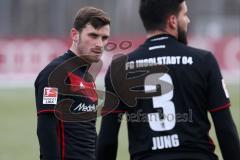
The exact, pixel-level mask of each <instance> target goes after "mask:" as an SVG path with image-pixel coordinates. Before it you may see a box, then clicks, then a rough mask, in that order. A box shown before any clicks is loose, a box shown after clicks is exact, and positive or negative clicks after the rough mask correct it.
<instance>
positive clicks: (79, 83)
mask: <svg viewBox="0 0 240 160" xmlns="http://www.w3.org/2000/svg"><path fill="white" fill-rule="evenodd" d="M88 68H89V64H87V63H85V62H84V61H83V60H81V59H80V58H79V57H78V56H76V55H75V54H74V53H73V52H71V51H70V50H69V51H68V52H66V53H65V54H64V55H62V56H60V57H58V58H56V59H55V60H53V61H52V62H51V63H50V64H48V65H47V66H46V67H45V68H44V69H43V70H42V71H41V72H40V74H39V75H38V77H37V79H36V81H35V95H36V106H37V114H38V138H39V143H40V159H44V160H48V159H49V160H50V159H51V160H55V159H56V160H60V159H61V160H64V159H66V160H68V159H69V160H70V159H71V160H73V159H74V160H86V159H89V160H94V159H95V143H96V128H95V122H96V116H95V115H96V105H97V94H96V91H95V84H94V81H93V78H92V76H91V75H90V74H89V73H88ZM88 113H89V114H88Z"/></svg>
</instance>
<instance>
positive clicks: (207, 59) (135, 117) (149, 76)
mask: <svg viewBox="0 0 240 160" xmlns="http://www.w3.org/2000/svg"><path fill="white" fill-rule="evenodd" d="M120 73H122V74H120ZM116 77H117V78H116ZM105 85H106V91H109V92H112V93H113V94H115V95H116V96H118V98H119V99H120V100H121V102H120V103H119V105H118V107H117V108H116V110H117V111H116V110H115V112H112V113H110V114H108V115H106V116H104V117H103V119H102V125H101V130H100V135H99V140H98V147H97V148H98V153H97V157H98V159H99V160H100V159H109V160H110V159H111V160H112V159H115V157H116V148H117V135H118V130H119V126H120V123H121V116H122V115H123V113H120V114H117V113H118V111H123V112H124V113H125V114H126V118H125V120H127V125H128V139H129V152H130V156H131V159H133V160H138V159H144V160H145V159H146V160H148V159H149V160H150V159H162V160H170V159H171V160H175V159H177V160H179V159H184V160H187V159H198V160H216V159H217V156H216V155H215V154H214V149H215V146H214V144H213V142H212V140H211V138H210V137H209V130H210V127H211V126H210V122H209V119H208V112H220V111H221V110H224V109H227V108H228V107H229V106H230V101H229V95H228V92H227V90H226V88H225V84H224V80H223V77H222V75H221V73H220V69H219V67H218V64H217V62H216V60H215V58H214V56H213V55H212V54H211V53H210V52H208V51H204V50H200V49H195V48H192V47H189V46H186V45H184V44H182V43H179V42H178V41H177V39H176V38H174V37H172V36H170V35H158V36H154V37H151V38H149V39H148V40H146V42H145V43H144V44H143V45H141V46H140V47H139V48H138V49H136V50H135V51H133V52H132V53H130V54H129V55H127V56H122V57H120V58H118V59H116V60H114V61H113V62H112V64H111V66H110V67H109V70H108V73H107V75H106V77H105ZM106 101H108V99H107V98H106ZM123 120H124V119H123ZM230 123H231V122H229V124H230ZM230 126H232V125H230ZM236 143H237V144H238V146H239V143H238V142H237V141H236ZM229 147H230V146H229ZM106 153H108V154H106Z"/></svg>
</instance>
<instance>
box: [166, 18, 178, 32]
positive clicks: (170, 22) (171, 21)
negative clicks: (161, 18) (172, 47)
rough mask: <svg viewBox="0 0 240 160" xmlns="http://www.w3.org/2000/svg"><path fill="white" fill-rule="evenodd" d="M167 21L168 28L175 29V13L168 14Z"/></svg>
mask: <svg viewBox="0 0 240 160" xmlns="http://www.w3.org/2000/svg"><path fill="white" fill-rule="evenodd" d="M167 23H168V26H169V28H170V29H173V30H176V29H177V17H176V16H175V15H171V16H169V17H168V21H167Z"/></svg>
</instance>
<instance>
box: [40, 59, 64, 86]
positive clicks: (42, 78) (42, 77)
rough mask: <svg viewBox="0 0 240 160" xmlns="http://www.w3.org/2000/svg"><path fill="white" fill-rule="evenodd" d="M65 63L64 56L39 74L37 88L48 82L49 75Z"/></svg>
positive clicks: (53, 61) (52, 62)
mask: <svg viewBox="0 0 240 160" xmlns="http://www.w3.org/2000/svg"><path fill="white" fill-rule="evenodd" d="M63 62H64V56H59V57H57V58H55V59H54V60H52V61H51V62H50V63H49V64H48V65H47V66H45V67H44V68H43V69H42V70H41V71H40V72H39V74H38V76H37V78H36V80H35V87H36V86H37V85H38V84H39V83H41V82H43V81H47V80H48V77H49V75H50V74H51V73H52V72H53V71H54V70H55V69H56V68H57V67H58V66H59V65H61V64H62V63H63Z"/></svg>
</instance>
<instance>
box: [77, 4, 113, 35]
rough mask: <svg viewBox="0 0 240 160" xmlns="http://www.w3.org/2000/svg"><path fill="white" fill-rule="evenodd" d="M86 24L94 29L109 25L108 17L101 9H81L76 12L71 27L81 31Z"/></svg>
mask: <svg viewBox="0 0 240 160" xmlns="http://www.w3.org/2000/svg"><path fill="white" fill-rule="evenodd" d="M86 24H91V25H92V26H93V27H94V28H95V29H99V28H101V27H103V26H105V25H110V17H109V16H108V15H107V13H106V12H104V11H103V10H101V9H98V8H95V7H83V8H81V9H79V10H78V12H77V14H76V16H75V19H74V23H73V27H74V28H75V29H77V30H78V31H81V30H82V29H83V28H84V27H85V26H86Z"/></svg>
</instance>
